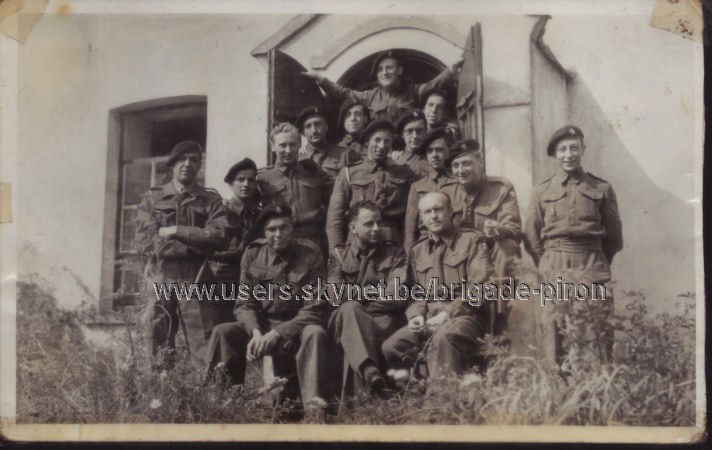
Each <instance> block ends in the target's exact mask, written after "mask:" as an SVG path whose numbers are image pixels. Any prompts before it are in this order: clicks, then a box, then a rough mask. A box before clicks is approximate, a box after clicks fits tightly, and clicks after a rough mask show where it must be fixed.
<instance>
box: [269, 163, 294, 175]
mask: <svg viewBox="0 0 712 450" xmlns="http://www.w3.org/2000/svg"><path fill="white" fill-rule="evenodd" d="M274 167H276V168H277V169H278V170H279V171H280V172H282V173H284V174H286V173H287V169H292V170H294V171H295V172H298V171H299V161H297V162H295V163H294V164H291V165H282V164H278V163H275V164H274Z"/></svg>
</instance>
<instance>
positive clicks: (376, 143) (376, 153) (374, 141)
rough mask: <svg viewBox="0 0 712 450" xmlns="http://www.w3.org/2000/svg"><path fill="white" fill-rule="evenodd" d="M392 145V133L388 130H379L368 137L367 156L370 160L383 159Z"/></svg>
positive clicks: (386, 156)
mask: <svg viewBox="0 0 712 450" xmlns="http://www.w3.org/2000/svg"><path fill="white" fill-rule="evenodd" d="M392 145H393V135H392V134H391V132H390V131H388V130H379V131H376V132H375V133H373V134H372V135H371V137H370V138H369V139H368V157H369V158H370V159H371V161H383V160H384V159H386V158H388V152H390V151H391V146H392Z"/></svg>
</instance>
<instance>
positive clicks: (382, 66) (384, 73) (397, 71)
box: [376, 58, 403, 88]
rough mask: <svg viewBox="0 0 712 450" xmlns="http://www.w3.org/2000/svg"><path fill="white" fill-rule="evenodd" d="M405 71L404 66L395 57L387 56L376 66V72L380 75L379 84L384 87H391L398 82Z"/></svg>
mask: <svg viewBox="0 0 712 450" xmlns="http://www.w3.org/2000/svg"><path fill="white" fill-rule="evenodd" d="M402 73H403V68H402V67H401V66H400V64H398V61H396V60H395V59H393V58H386V59H384V60H383V61H381V62H380V63H378V67H377V68H376V74H377V76H378V84H380V85H381V86H382V87H384V88H386V87H390V86H393V85H395V84H398V79H399V77H400V76H401V74H402Z"/></svg>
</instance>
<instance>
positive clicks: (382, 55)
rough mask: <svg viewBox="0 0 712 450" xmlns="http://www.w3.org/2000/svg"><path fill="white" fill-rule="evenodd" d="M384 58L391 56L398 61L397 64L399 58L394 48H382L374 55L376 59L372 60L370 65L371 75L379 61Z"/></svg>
mask: <svg viewBox="0 0 712 450" xmlns="http://www.w3.org/2000/svg"><path fill="white" fill-rule="evenodd" d="M386 58H392V59H395V60H396V61H398V64H400V58H399V57H398V52H396V51H395V50H393V49H391V50H384V51H382V52H381V53H379V54H378V56H376V59H375V60H374V61H373V65H372V66H371V76H372V77H375V76H376V72H377V71H378V65H379V64H380V63H381V61H383V60H384V59H386Z"/></svg>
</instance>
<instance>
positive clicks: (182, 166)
mask: <svg viewBox="0 0 712 450" xmlns="http://www.w3.org/2000/svg"><path fill="white" fill-rule="evenodd" d="M172 170H173V179H175V180H178V182H179V183H181V184H186V185H187V184H190V183H192V182H193V180H195V177H196V175H198V170H200V155H198V154H197V153H186V154H185V155H183V156H181V157H180V158H178V159H177V160H176V162H175V163H173V168H172Z"/></svg>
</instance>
